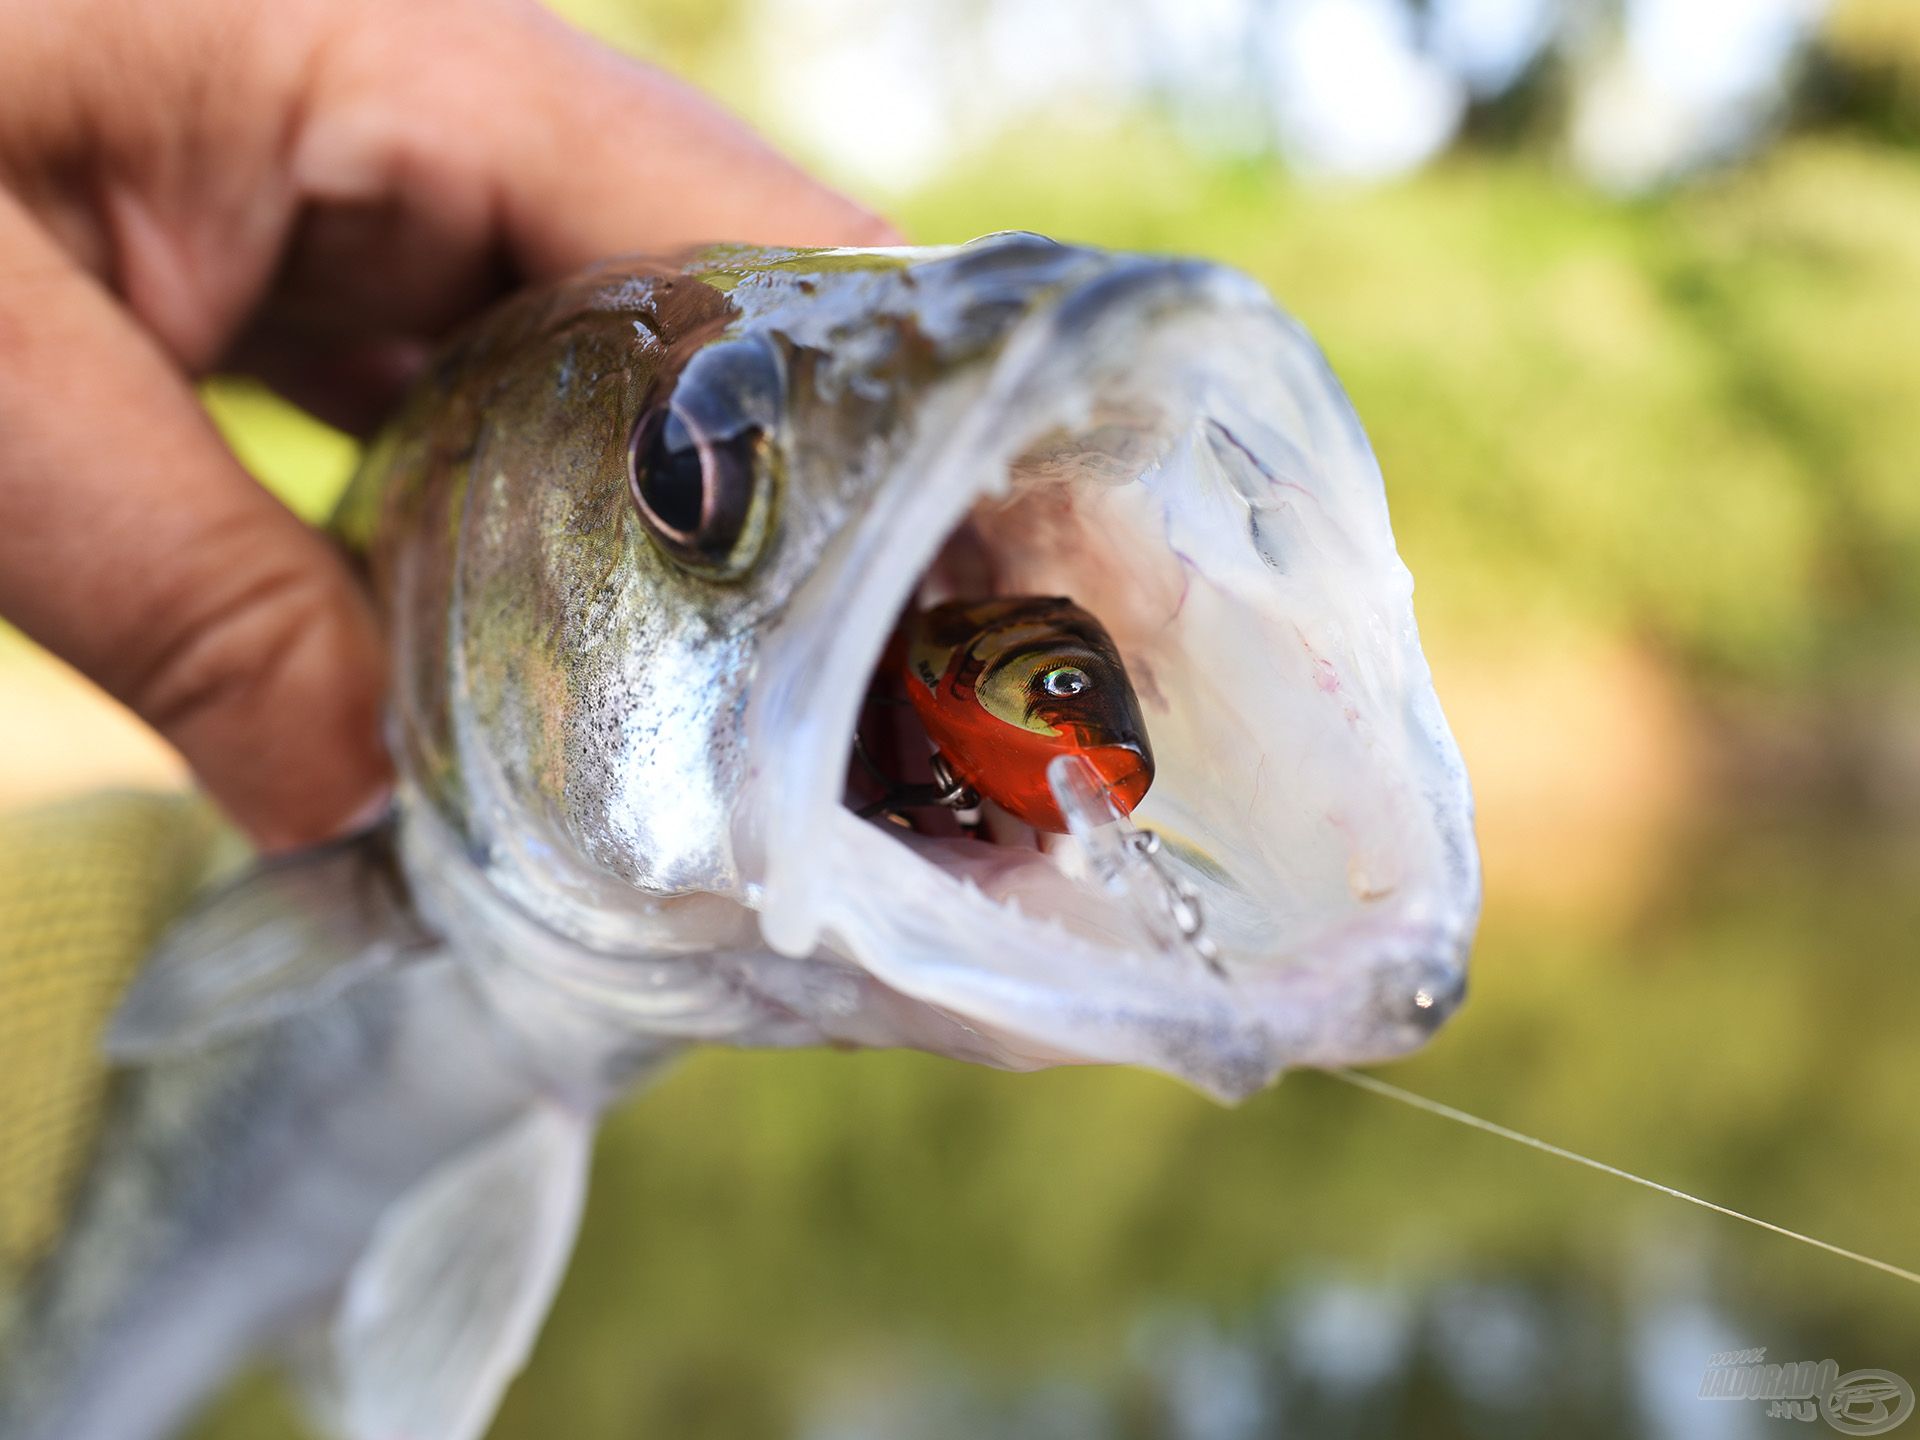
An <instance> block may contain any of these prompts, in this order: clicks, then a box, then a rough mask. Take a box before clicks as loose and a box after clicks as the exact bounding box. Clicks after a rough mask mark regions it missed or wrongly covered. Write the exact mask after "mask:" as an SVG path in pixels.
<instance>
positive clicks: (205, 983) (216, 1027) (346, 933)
mask: <svg viewBox="0 0 1920 1440" xmlns="http://www.w3.org/2000/svg"><path fill="white" fill-rule="evenodd" d="M432 944H433V938H432V936H430V935H429V934H427V933H426V931H424V930H423V929H422V928H421V926H420V923H419V921H418V920H417V919H415V917H414V915H413V911H412V908H411V906H410V904H409V902H408V899H407V895H406V886H405V882H404V881H403V880H402V879H401V876H400V873H399V869H398V866H397V865H396V864H395V861H394V855H393V843H392V826H391V823H390V822H389V823H388V824H386V825H382V826H381V827H379V828H377V829H375V830H370V831H367V832H366V833H364V834H361V835H357V836H354V837H352V838H351V839H348V840H343V841H340V842H338V843H336V844H333V845H327V846H323V847H322V848H320V849H317V850H310V851H307V852H305V853H302V854H299V855H290V856H287V857H285V858H282V859H274V860H267V861H263V862H261V863H260V864H258V865H255V866H254V867H253V868H252V869H251V870H248V871H247V872H246V873H245V874H243V875H241V876H240V877H239V878H238V879H237V880H235V881H233V882H232V883H231V884H229V885H227V886H225V887H223V888H222V889H219V890H216V891H214V892H213V893H212V894H211V895H209V896H207V897H206V898H205V899H203V900H201V901H199V902H197V903H196V904H195V905H194V906H193V908H191V909H190V910H188V911H187V913H186V914H185V915H184V916H182V917H181V918H180V919H179V920H178V921H176V922H175V923H174V924H173V926H172V927H171V928H169V929H168V930H167V931H166V932H165V933H164V934H162V936H161V937H160V941H159V943H158V944H157V945H156V946H155V947H154V949H153V952H152V953H151V954H150V955H149V956H148V957H147V960H146V964H145V965H144V966H143V968H142V969H141V971H140V973H139V975H138V976H137V977H136V978H135V980H134V982H133V984H132V985H131V986H130V987H129V988H128V990H127V993H126V995H125V997H124V998H123V999H122V1000H121V1002H120V1009H119V1012H118V1013H117V1014H116V1015H115V1017H114V1020H113V1024H112V1025H111V1026H110V1027H109V1028H108V1031H107V1036H106V1048H107V1053H108V1054H109V1055H110V1056H112V1057H113V1058H114V1059H117V1060H148V1059H152V1058H155V1057H157V1056H160V1055H166V1054H174V1053H178V1052H181V1051H184V1050H191V1049H194V1048H196V1047H198V1046H200V1045H203V1044H205V1043H206V1042H208V1041H210V1040H214V1039H218V1038H219V1037H221V1036H223V1035H230V1034H233V1033H236V1032H238V1031H242V1030H247V1029H251V1028H252V1027H254V1026H257V1025H262V1024H266V1023H267V1022H269V1021H273V1020H278V1019H281V1018H282V1017H284V1016H286V1015H289V1014H292V1013H294V1012H295V1011H298V1010H302V1009H305V1008H306V1007H308V1006H310V1005H315V1004H319V1003H321V1002H322V1001H325V1000H329V999H332V998H333V997H334V996H336V995H338V994H340V992H342V991H343V990H345V989H346V988H347V987H348V986H350V985H352V984H354V983H355V982H357V981H359V980H362V979H364V978H366V977H367V976H369V975H372V974H375V973H377V972H379V971H381V970H384V969H386V968H388V967H389V966H391V965H393V964H395V963H396V962H398V961H399V960H400V959H401V958H402V957H403V956H405V955H407V954H408V953H410V952H413V951H418V950H422V949H425V948H428V947H430V946H431V945H432Z"/></svg>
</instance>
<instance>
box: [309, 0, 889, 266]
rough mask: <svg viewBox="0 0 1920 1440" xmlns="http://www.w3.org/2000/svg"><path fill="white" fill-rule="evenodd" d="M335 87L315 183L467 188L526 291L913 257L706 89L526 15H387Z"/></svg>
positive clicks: (318, 141)
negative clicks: (406, 171)
mask: <svg viewBox="0 0 1920 1440" xmlns="http://www.w3.org/2000/svg"><path fill="white" fill-rule="evenodd" d="M396 69H398V70H400V71H403V72H404V73H403V74H396ZM320 83H322V84H323V85H326V86H328V87H330V93H329V95H328V96H327V98H326V99H325V100H324V101H323V102H322V103H320V104H317V105H315V106H314V113H315V114H316V115H320V116H331V117H333V119H332V121H331V122H330V123H328V124H325V125H317V126H315V127H314V129H313V130H312V131H310V132H309V135H308V136H307V137H306V139H305V141H304V142H303V154H302V156H301V157H300V159H301V164H302V167H303V169H305V170H306V171H307V175H306V177H305V178H306V179H307V180H308V181H309V182H310V183H313V184H315V185H316V186H318V187H319V188H321V189H325V188H327V187H329V186H337V185H340V184H342V183H345V184H348V185H351V184H353V183H354V181H355V180H356V178H359V179H363V180H371V181H374V182H375V183H378V182H379V181H380V180H383V179H386V180H390V178H391V170H390V168H389V167H392V166H394V165H396V164H398V165H401V166H403V167H404V166H406V165H407V163H408V157H409V156H412V157H415V158H417V159H418V160H419V161H420V162H421V165H422V168H423V169H431V170H433V171H435V172H437V174H438V175H439V176H440V177H441V179H442V180H445V179H447V178H450V176H451V175H459V176H462V177H463V178H465V179H467V180H469V181H470V182H474V183H477V184H478V185H479V186H481V187H482V188H483V189H484V191H485V192H486V193H487V194H488V195H489V196H490V197H491V201H492V206H493V210H494V218H495V223H496V225H497V228H498V231H499V233H500V234H501V236H502V237H503V238H504V239H505V241H506V243H507V246H508V249H509V250H510V252H511V254H512V257H513V259H514V260H515V262H516V265H517V268H518V269H519V270H520V271H521V272H522V273H523V274H525V275H528V276H532V277H536V278H537V277H540V276H545V275H552V274H557V273H561V272H564V271H567V270H571V269H574V268H576V267H578V266H580V265H582V264H585V263H587V262H589V261H593V260H598V259H602V258H604V257H606V256H608V255H613V254H620V253H625V252H631V251H635V250H652V251H673V250H679V249H684V248H686V247H688V246H690V245H695V244H699V243H702V242H709V241H720V240H737V241H745V242H750V243H769V244H791V245H884V244H897V243H899V240H900V236H899V233H898V232H897V231H896V230H894V229H893V227H892V226H890V225H888V224H887V223H886V222H885V221H883V220H881V219H880V218H879V217H878V216H876V215H874V214H873V213H872V212H870V211H868V210H866V209H864V208H862V207H861V206H859V205H857V204H855V203H854V202H853V201H851V200H849V199H848V198H847V197H846V196H844V195H842V194H840V193H839V192H838V191H836V190H834V189H832V188H831V187H829V186H826V185H824V184H822V183H820V182H819V181H817V180H815V179H813V178H812V177H811V176H809V175H807V174H806V172H805V171H803V170H801V169H800V168H799V167H798V166H796V165H795V164H793V162H791V161H790V160H788V159H786V158H785V157H784V156H782V155H781V154H780V153H779V152H778V151H776V150H774V149H773V148H772V147H771V146H770V145H768V144H767V143H766V142H765V141H764V140H762V139H761V138H760V137H759V136H757V135H756V134H754V132H753V131H752V130H751V129H749V128H748V127H747V126H746V125H745V124H743V123H742V122H741V121H740V120H738V119H737V118H735V117H734V116H732V115H729V114H728V113H727V112H726V111H724V110H723V109H721V108H720V107H719V106H718V105H716V104H715V103H714V102H713V101H711V100H709V99H707V98H706V97H705V96H703V95H701V94H699V93H698V92H697V91H695V90H693V89H692V88H691V87H689V86H687V85H684V84H682V83H681V82H680V81H678V80H675V79H674V78H672V77H671V76H669V75H666V74H664V73H663V72H661V71H659V70H656V69H654V68H653V67H651V66H648V65H644V64H641V63H640V62H637V61H634V60H629V59H627V58H626V57H624V56H621V55H619V54H617V53H616V52H614V51H612V50H609V49H607V48H605V47H604V46H602V45H599V44H598V43H596V42H594V41H592V40H590V39H588V38H587V37H586V36H584V35H582V34H580V33H578V32H577V31H574V30H572V29H570V28H569V27H568V26H566V25H565V24H563V23H562V22H561V21H559V20H558V19H556V18H555V17H554V16H552V15H550V14H548V13H547V12H545V11H544V10H540V9H538V8H536V7H534V6H532V5H528V4H522V3H518V0H481V3H452V4H447V3H434V4H425V5H403V6H402V5H396V6H380V7H373V8H371V9H370V10H369V12H367V18H366V20H365V21H364V22H363V23H362V25H361V26H360V27H359V29H358V30H357V31H356V32H355V33H354V35H353V36H352V37H351V38H350V40H349V41H348V42H347V43H345V44H344V45H342V46H341V47H340V48H339V50H338V51H337V52H336V56H335V59H334V60H333V62H332V63H331V65H330V67H329V70H328V72H327V74H326V75H324V76H323V77H322V79H321V82H320ZM382 171H386V172H387V173H386V174H385V175H381V174H380V173H379V172H382Z"/></svg>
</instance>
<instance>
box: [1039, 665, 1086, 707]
mask: <svg viewBox="0 0 1920 1440" xmlns="http://www.w3.org/2000/svg"><path fill="white" fill-rule="evenodd" d="M1040 688H1041V689H1042V690H1044V691H1046V692H1047V694H1049V695H1051V696H1053V697H1054V699H1056V700H1068V699H1071V698H1072V697H1073V696H1075V695H1082V694H1085V693H1086V692H1087V691H1088V690H1091V689H1092V688H1093V677H1092V676H1091V675H1089V674H1087V672H1086V671H1084V670H1082V669H1081V668H1080V667H1079V666H1078V665H1056V666H1054V667H1053V669H1051V670H1049V671H1047V673H1046V674H1044V675H1042V676H1041V677H1040Z"/></svg>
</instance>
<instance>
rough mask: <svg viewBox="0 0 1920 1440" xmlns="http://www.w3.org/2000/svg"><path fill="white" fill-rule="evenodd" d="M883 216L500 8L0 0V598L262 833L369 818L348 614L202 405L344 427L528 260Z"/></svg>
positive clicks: (667, 83) (271, 839) (842, 228)
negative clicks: (228, 389) (262, 406)
mask: <svg viewBox="0 0 1920 1440" xmlns="http://www.w3.org/2000/svg"><path fill="white" fill-rule="evenodd" d="M892 238H893V236H892V233H891V232H890V231H889V230H888V229H887V228H886V227H885V226H884V225H883V224H882V223H881V222H880V221H878V220H876V219H875V218H874V217H873V216H871V215H869V214H866V213H865V212H863V211H861V210H859V209H858V208H856V207H855V206H853V205H852V204H851V203H850V202H848V201H846V200H845V199H843V198H841V197H839V196H838V195H836V194H834V193H833V192H831V191H829V190H827V189H825V188H823V187H822V186H820V185H819V184H817V183H815V182H814V181H812V180H810V179H808V178H807V177H806V176H805V175H803V174H801V173H800V172H799V171H798V170H796V169H795V168H794V167H793V166H791V165H790V164H789V163H787V162H786V161H784V160H782V159H781V158H780V157H779V156H777V155H775V154H774V153H772V152H771V151H770V150H768V149H767V148H766V147H765V145H764V144H762V143H761V142H760V141H759V140H757V139H756V138H755V137H754V136H752V135H751V134H750V133H748V132H747V131H746V130H745V129H744V128H743V127H742V126H740V125H739V124H738V122H736V121H734V120H732V119H730V118H729V117H727V116H726V115H724V114H722V113H721V112H720V111H718V110H717V109H716V108H715V107H713V106H712V105H711V104H710V103H709V102H707V101H705V100H703V99H702V98H701V97H700V96H698V95H697V94H695V93H694V92H692V91H691V90H689V89H687V88H686V87H685V86H682V85H681V84H679V83H678V82H676V81H674V80H672V79H670V78H668V77H667V76H665V75H663V74H660V73H659V72H657V71H653V70H650V69H648V68H646V67H644V66H641V65H637V64H633V63H630V62H628V61H625V60H623V59H621V58H619V57H618V56H616V55H614V54H612V53H610V52H608V51H606V50H604V49H601V48H599V47H598V46H596V45H594V44H593V43H591V42H590V41H588V40H586V39H585V38H584V37H582V36H579V35H577V34H575V33H574V32H572V31H570V30H568V29H567V28H566V27H565V26H563V25H562V24H560V23H559V22H558V21H557V20H555V19H553V18H552V17H550V16H548V15H547V14H545V13H544V12H542V11H540V10H538V9H536V8H534V7H533V6H532V5H531V4H530V3H524V0H407V3H404V4H391V3H388V4H382V3H378V0H283V3H279V4H275V5H261V4H258V3H254V0H61V3H59V4H54V5H34V6H28V5H23V4H17V5H9V6H6V7H4V8H0V615H4V616H6V618H8V619H10V620H12V621H13V622H14V623H16V624H18V625H19V626H20V627H21V628H22V629H23V630H25V631H26V632H27V633H28V634H29V635H31V636H33V637H34V638H36V639H37V640H39V641H40V642H41V643H42V644H44V645H46V646H47V647H48V648H49V649H51V650H53V651H54V652H55V653H57V654H59V655H61V656H62V657H64V658H65V659H67V660H68V661H70V662H71V663H73V664H74V665H75V666H77V667H78V668H79V669H80V670H82V671H83V672H85V673H86V674H87V675H89V676H90V677H92V678H93V679H94V680H95V681H97V682H98V683H99V684H101V685H102V686H104V687H105V688H106V689H107V690H108V691H110V692H111V693H112V694H114V695H115V696H117V697H118V698H119V699H120V700H122V701H124V702H125V703H126V704H128V705H129V706H131V707H132V708H133V709H134V710H135V711H136V712H137V713H138V714H140V715H141V716H142V717H143V718H144V719H145V720H146V721H147V722H148V723H150V724H152V725H153V726H155V727H156V728H157V729H158V730H159V731H160V732H161V733H162V734H164V735H165V736H166V737H167V738H168V739H169V740H170V741H171V742H172V743H173V744H174V745H175V746H176V747H177V748H178V749H179V750H180V751H181V752H182V753H183V754H184V755H185V757H186V758H187V760H188V762H189V763H190V764H191V765H192V766H193V767H194V769H195V770H196V771H197V772H198V774H199V775H200V777H201V779H202V781H203V782H204V783H205V784H206V786H207V788H208V789H209V790H210V791H211V792H212V794H213V796H214V797H215V798H216V799H217V800H218V801H220V802H221V804H222V805H223V806H224V807H225V808H226V809H227V810H228V812H229V813H230V814H232V815H233V816H234V818H235V819H237V820H238V821H239V822H240V823H241V824H242V825H243V826H244V827H245V828H246V829H247V830H248V831H249V832H250V833H251V834H252V835H253V837H254V838H255V839H256V840H257V841H258V842H260V843H261V844H262V845H264V846H266V847H268V848H284V847H288V846H293V845H299V844H303V843H307V842H310V841H314V840H318V839H321V838H324V837H326V836H327V835H329V834H332V833H335V832H337V831H339V830H340V829H342V828H343V827H345V826H347V825H349V824H350V823H352V822H353V821H354V820H356V819H357V818H359V817H361V816H363V815H365V814H366V813H368V812H369V811H371V810H374V809H377V807H378V806H379V804H380V803H381V801H382V799H383V797H384V794H385V791H386V786H387V783H388V779H389V772H388V762H387V759H386V756H385V753H384V751H383V749H382V746H381V744H380V735H379V713H380V707H381V699H382V694H383V691H384V687H385V670H384V660H383V657H382V654H381V644H380V637H379V634H378V632H377V630H376V628H375V625H374V622H373V618H372V615H371V613H370V611H369V610H368V608H367V605H366V601H365V600H364V598H363V596H362V595H361V593H360V591H359V590H358V588H357V587H356V585H355V584H354V582H353V580H352V578H351V577H350V575H349V574H348V572H347V570H346V569H345V567H344V566H343V565H342V564H341V563H340V561H339V559H338V558H337V557H336V555H335V554H334V553H333V551H332V550H331V549H330V548H329V546H328V545H327V543H326V542H325V540H324V539H323V538H322V537H321V536H319V535H318V534H317V533H315V532H314V531H312V530H310V529H308V528H307V527H306V526H304V525H302V524H301V523H300V522H299V521H298V520H297V519H296V518H295V517H294V516H292V515H291V514H289V513H288V512H287V511H286V510H284V509H283V508H282V507H281V506H280V505H279V504H278V502H276V501H275V500H274V499H273V498H272V497H271V496H269V495H268V494H267V493H266V492H265V491H263V490H261V489H260V488H259V487H258V486H256V485H255V484H254V483H253V482H252V481H251V480H250V479H249V478H248V476H247V475H246V474H245V472H244V471H243V470H242V469H241V468H240V466H239V464H238V463H237V462H236V461H235V459H234V457H233V456H232V454H231V453H229V452H228V450H227V449H226V448H225V446H224V445H223V444H222V443H221V441H220V439H219V437H218V435H217V434H216V433H215V431H214V430H213V428H212V426H211V424H210V422H209V421H208V419H207V417H206V415H205V413H204V411H203V410H202V408H201V406H200V404H199V403H198V400H197V399H196V397H195V395H194V392H193V389H192V384H191V382H192V380H193V378H194V377H197V376H200V375H203V374H205V373H207V372H208V371H210V370H213V369H216V368H218V369H223V370H241V371H244V372H247V373H251V374H254V375H257V376H259V377H260V378H262V379H264V380H265V381H267V382H268V383H269V384H271V385H273V386H274V387H275V388H277V389H278V390H280V391H281V392H282V393H283V394H285V395H287V396H288V397H289V398H290V399H292V400H294V401H295V402H296V403H298V404H301V405H303V406H305V407H306V408H308V409H309V410H311V411H313V412H314V413H315V414H318V415H320V416H322V417H323V418H325V419H328V420H331V421H333V422H335V423H336V424H342V425H345V426H347V427H348V428H350V429H356V430H361V429H364V428H365V427H366V426H367V425H368V424H370V423H371V422H372V421H373V420H375V419H377V417H378V416H379V414H380V413H381V411H382V410H383V409H384V408H385V406H386V405H387V404H388V403H389V402H390V401H391V399H392V398H393V396H394V394H395V392H396V391H397V389H398V388H399V386H400V385H402V384H403V383H404V381H405V379H406V378H407V376H408V375H409V373H410V372H411V370H412V368H413V367H414V366H415V365H416V364H417V363H418V361H419V359H420V358H421V357H422V356H423V354H424V352H425V350H426V348H427V346H428V344H429V343H430V342H431V341H432V340H433V339H434V338H435V337H436V336H438V335H439V334H441V333H442V332H443V331H445V330H446V329H447V328H448V327H449V326H451V325H453V324H454V323H456V322H457V321H459V320H460V319H461V318H462V317H464V316H465V315H466V314H468V313H469V312H471V311H473V310H474V309H475V308H477V307H479V306H480V305H482V304H484V303H485V302H486V301H488V300H489V299H491V298H492V297H494V296H495V295H497V294H499V293H500V292H502V291H503V290H505V289H507V288H509V287H510V286H512V285H514V284H516V283H518V282H520V281H523V280H527V279H534V278H538V277H540V276H544V275H550V274H554V273H558V272H564V271H566V270H569V269H571V268H573V267H575V266H577V265H580V264H583V263H585V262H587V261H590V260H593V259H597V258H599V257H600V256H602V255H608V254H615V253H620V252H623V251H636V250H667V249H672V248H677V247H681V246H684V245H688V244H691V243H695V242H698V241H701V240H718V239H727V240H743V241H771V242H791V243H796V244H874V243H884V242H885V241H887V240H890V239H892Z"/></svg>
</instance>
